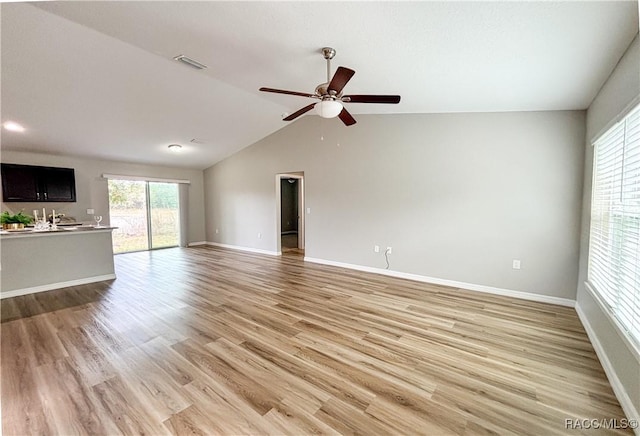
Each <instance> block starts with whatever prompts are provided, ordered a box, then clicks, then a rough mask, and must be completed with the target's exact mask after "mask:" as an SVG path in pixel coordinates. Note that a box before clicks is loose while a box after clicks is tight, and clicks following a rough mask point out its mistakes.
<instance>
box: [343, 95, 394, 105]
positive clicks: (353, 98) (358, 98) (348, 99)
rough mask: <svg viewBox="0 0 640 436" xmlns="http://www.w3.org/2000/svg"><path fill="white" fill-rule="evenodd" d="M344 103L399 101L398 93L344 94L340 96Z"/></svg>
mask: <svg viewBox="0 0 640 436" xmlns="http://www.w3.org/2000/svg"><path fill="white" fill-rule="evenodd" d="M342 101H343V102H345V103H389V104H397V103H400V96H399V95H345V96H344V97H342Z"/></svg>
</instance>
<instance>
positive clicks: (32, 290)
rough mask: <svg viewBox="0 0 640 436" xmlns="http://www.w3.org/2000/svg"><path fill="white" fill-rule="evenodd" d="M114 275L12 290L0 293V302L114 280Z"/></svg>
mask: <svg viewBox="0 0 640 436" xmlns="http://www.w3.org/2000/svg"><path fill="white" fill-rule="evenodd" d="M115 278H116V275H115V274H104V275H101V276H93V277H86V278H84V279H77V280H69V281H68V282H58V283H50V284H48V285H41V286H33V287H31V288H22V289H14V290H12V291H6V292H0V300H3V299H5V298H11V297H19V296H20V295H27V294H35V293H36V292H45V291H52V290H54V289H60V288H68V287H69V286H78V285H86V284H88V283H95V282H102V281H105V280H112V279H115Z"/></svg>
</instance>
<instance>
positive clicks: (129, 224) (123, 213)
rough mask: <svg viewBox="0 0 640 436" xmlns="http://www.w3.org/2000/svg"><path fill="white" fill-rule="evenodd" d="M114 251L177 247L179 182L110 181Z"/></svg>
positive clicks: (110, 214) (110, 213)
mask: <svg viewBox="0 0 640 436" xmlns="http://www.w3.org/2000/svg"><path fill="white" fill-rule="evenodd" d="M109 217H110V221H111V225H112V226H114V227H118V228H117V229H116V230H114V231H113V252H114V253H124V252H128V251H140V250H148V249H150V248H163V247H175V246H177V245H178V244H179V240H180V237H179V235H180V234H179V232H180V226H179V217H180V213H179V205H178V184H176V183H164V182H146V181H138V180H117V179H115V180H111V179H110V180H109Z"/></svg>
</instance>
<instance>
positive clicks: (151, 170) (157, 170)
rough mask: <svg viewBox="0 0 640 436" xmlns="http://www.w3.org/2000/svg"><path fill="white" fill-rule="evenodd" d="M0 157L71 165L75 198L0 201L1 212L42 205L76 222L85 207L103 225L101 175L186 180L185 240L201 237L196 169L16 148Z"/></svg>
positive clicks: (105, 198) (83, 217)
mask: <svg viewBox="0 0 640 436" xmlns="http://www.w3.org/2000/svg"><path fill="white" fill-rule="evenodd" d="M1 160H2V162H3V163H17V164H24V165H42V166H53V167H65V168H73V169H74V170H75V175H76V198H77V201H76V202H75V203H15V202H10V203H4V202H3V203H2V210H3V211H4V210H9V211H11V212H14V213H16V212H18V211H20V210H21V209H24V210H25V212H26V213H27V214H29V215H31V214H32V211H33V210H34V209H38V210H42V208H43V207H46V209H47V211H48V212H47V213H50V211H51V209H55V210H56V212H57V213H58V212H59V213H64V214H65V215H70V216H73V217H75V218H76V220H78V221H79V222H90V221H91V220H92V219H93V217H92V216H90V215H87V209H95V213H96V215H103V216H104V220H103V222H102V224H103V225H104V224H108V223H109V222H108V214H109V190H108V186H107V180H106V179H104V178H102V174H105V173H106V174H122V175H128V176H144V177H160V178H168V179H187V180H190V181H191V184H190V185H189V188H188V190H189V196H188V198H189V201H188V208H189V211H188V213H189V218H188V235H187V237H188V242H200V241H203V240H204V238H205V230H204V186H203V172H202V171H200V170H189V169H184V168H168V167H159V166H152V165H140V164H131V163H124V162H114V161H106V160H96V159H87V158H80V157H71V156H59V155H50V154H43V153H26V152H16V151H2V155H1Z"/></svg>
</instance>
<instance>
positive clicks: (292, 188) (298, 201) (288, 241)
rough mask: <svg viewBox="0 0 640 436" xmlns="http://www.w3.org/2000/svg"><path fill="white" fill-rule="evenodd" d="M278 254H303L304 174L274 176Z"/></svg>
mask: <svg viewBox="0 0 640 436" xmlns="http://www.w3.org/2000/svg"><path fill="white" fill-rule="evenodd" d="M276 193H277V195H276V203H277V210H278V217H277V220H276V221H277V233H276V234H277V235H278V253H282V254H304V245H305V228H304V173H302V172H294V173H286V174H278V175H277V176H276Z"/></svg>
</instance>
